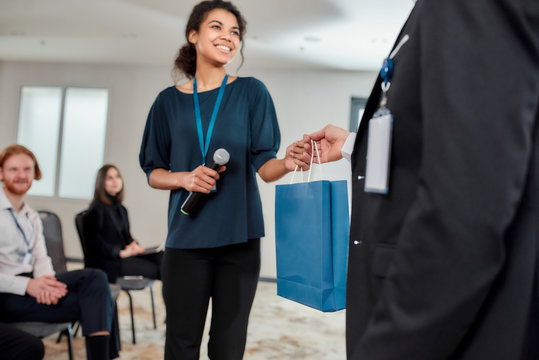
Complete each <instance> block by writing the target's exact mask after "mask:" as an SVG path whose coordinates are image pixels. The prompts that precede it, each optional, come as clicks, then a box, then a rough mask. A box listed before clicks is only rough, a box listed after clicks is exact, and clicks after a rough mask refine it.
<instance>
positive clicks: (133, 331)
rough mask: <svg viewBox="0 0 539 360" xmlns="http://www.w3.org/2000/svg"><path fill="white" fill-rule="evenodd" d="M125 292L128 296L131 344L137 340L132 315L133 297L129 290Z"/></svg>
mask: <svg viewBox="0 0 539 360" xmlns="http://www.w3.org/2000/svg"><path fill="white" fill-rule="evenodd" d="M125 292H126V293H127V296H129V309H130V310H131V332H132V333H133V344H136V343H137V340H136V339H135V316H134V315H133V298H132V297H131V294H130V293H129V291H127V290H125Z"/></svg>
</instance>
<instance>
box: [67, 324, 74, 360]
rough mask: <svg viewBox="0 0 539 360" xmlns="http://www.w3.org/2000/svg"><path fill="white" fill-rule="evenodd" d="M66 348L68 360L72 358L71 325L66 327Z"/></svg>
mask: <svg viewBox="0 0 539 360" xmlns="http://www.w3.org/2000/svg"><path fill="white" fill-rule="evenodd" d="M67 349H68V352H69V360H73V331H72V329H71V325H69V326H68V327H67Z"/></svg>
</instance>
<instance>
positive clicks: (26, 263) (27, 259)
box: [22, 252, 32, 265]
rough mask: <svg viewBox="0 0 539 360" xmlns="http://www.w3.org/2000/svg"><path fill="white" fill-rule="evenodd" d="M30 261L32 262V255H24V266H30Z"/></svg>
mask: <svg viewBox="0 0 539 360" xmlns="http://www.w3.org/2000/svg"><path fill="white" fill-rule="evenodd" d="M30 261H32V254H31V253H29V252H27V253H26V254H24V259H22V264H23V265H28V264H30Z"/></svg>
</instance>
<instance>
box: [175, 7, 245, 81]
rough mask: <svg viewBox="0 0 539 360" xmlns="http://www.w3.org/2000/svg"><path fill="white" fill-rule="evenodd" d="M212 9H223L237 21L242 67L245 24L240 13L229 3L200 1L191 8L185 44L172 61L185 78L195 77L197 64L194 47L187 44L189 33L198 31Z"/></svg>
mask: <svg viewBox="0 0 539 360" xmlns="http://www.w3.org/2000/svg"><path fill="white" fill-rule="evenodd" d="M214 9H223V10H226V11H228V12H230V13H232V14H233V15H234V16H235V17H236V20H237V21H238V27H239V33H240V41H241V47H240V55H241V64H240V66H241V65H243V60H244V58H243V41H242V40H243V37H244V34H245V27H246V24H247V23H246V22H245V19H244V18H243V16H242V15H241V13H240V11H239V10H238V9H237V8H236V6H234V5H233V4H232V3H231V2H229V1H223V0H207V1H202V2H201V3H199V4H198V5H196V6H195V7H194V8H193V11H192V12H191V15H190V16H189V20H188V21H187V26H186V27H185V39H186V40H187V43H186V44H185V45H183V46H182V47H181V48H180V50H179V52H178V56H177V57H176V60H175V61H174V70H176V71H178V72H180V73H183V74H185V75H186V76H187V78H189V79H192V78H194V77H195V73H196V69H197V66H196V63H197V53H196V49H195V45H194V44H192V43H190V42H189V33H190V32H191V30H195V31H198V30H199V28H200V24H201V23H202V21H204V19H205V18H206V15H207V14H208V12H210V11H212V10H214Z"/></svg>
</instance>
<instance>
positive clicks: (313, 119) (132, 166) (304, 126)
mask: <svg viewBox="0 0 539 360" xmlns="http://www.w3.org/2000/svg"><path fill="white" fill-rule="evenodd" d="M170 70H171V68H170V67H167V66H153V65H94V64H56V63H22V62H0V148H4V147H5V146H7V145H9V144H12V143H14V142H15V141H16V138H17V119H18V108H19V96H20V87H21V86H23V85H49V86H74V87H100V88H108V89H109V91H110V104H109V118H108V124H107V139H106V146H105V162H108V163H113V164H115V165H117V166H118V167H119V168H120V171H121V172H122V175H123V177H124V179H125V183H126V199H125V205H126V207H127V208H128V210H129V213H130V220H131V228H132V229H131V230H132V234H133V236H134V237H135V238H137V239H138V240H140V241H141V242H142V244H143V245H154V244H159V243H161V242H162V241H164V239H165V237H166V227H167V220H166V216H167V205H168V193H167V192H165V191H159V190H154V189H151V188H150V187H149V186H148V185H147V183H146V177H145V175H144V173H143V172H142V170H140V167H139V165H138V151H139V146H140V140H141V136H142V131H143V128H144V124H145V121H146V116H147V113H148V110H149V108H150V106H151V104H152V102H153V100H154V98H155V96H156V95H157V93H158V92H159V91H160V90H161V89H163V88H165V87H167V86H170V85H171V84H172V80H171V76H170ZM240 75H241V76H255V77H257V78H259V79H260V80H262V81H263V82H264V83H265V84H266V86H267V87H268V89H269V90H270V92H271V94H272V96H273V100H274V102H275V106H276V108H277V114H278V116H279V124H280V127H281V137H282V142H281V150H280V153H279V155H280V157H282V154H283V153H284V150H285V149H286V146H288V145H289V144H290V143H291V142H292V141H294V140H296V139H299V138H301V136H302V135H303V134H304V133H308V132H312V131H315V130H318V129H320V128H322V127H323V126H324V125H326V124H327V123H333V124H335V125H338V126H341V127H344V128H347V127H348V121H349V116H350V98H351V96H365V97H366V96H367V95H368V94H369V92H370V89H371V87H372V83H373V81H374V77H375V76H376V74H374V73H361V72H330V71H313V70H310V71H307V70H305V71H302V70H297V69H294V70H275V69H247V68H243V69H240ZM82 166H84V164H81V167H82ZM44 176H47V174H44ZM324 177H325V178H332V179H341V178H347V177H349V170H348V164H346V161H344V160H343V161H341V162H339V163H337V164H332V165H328V166H326V167H324ZM289 180H290V175H288V176H286V177H285V178H283V179H281V180H280V181H279V182H277V183H287V182H288V181H289ZM259 184H260V191H261V196H262V202H263V209H264V216H265V224H266V238H265V239H264V240H263V246H262V270H261V276H264V277H270V278H274V277H275V250H274V188H275V183H272V184H265V183H263V182H262V181H259ZM28 202H29V203H30V205H31V206H32V207H34V208H35V209H49V210H52V211H54V212H56V213H58V215H59V216H60V217H61V219H62V224H63V230H64V241H65V250H66V254H67V256H70V257H81V256H82V254H81V249H80V245H79V240H78V236H77V233H76V230H75V226H74V215H75V214H76V213H77V212H78V211H79V210H82V209H84V208H86V207H87V206H88V202H89V201H85V200H75V199H58V198H52V199H51V198H44V197H29V199H28Z"/></svg>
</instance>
